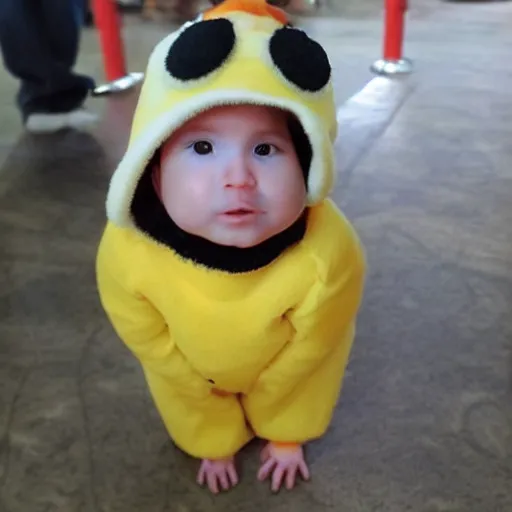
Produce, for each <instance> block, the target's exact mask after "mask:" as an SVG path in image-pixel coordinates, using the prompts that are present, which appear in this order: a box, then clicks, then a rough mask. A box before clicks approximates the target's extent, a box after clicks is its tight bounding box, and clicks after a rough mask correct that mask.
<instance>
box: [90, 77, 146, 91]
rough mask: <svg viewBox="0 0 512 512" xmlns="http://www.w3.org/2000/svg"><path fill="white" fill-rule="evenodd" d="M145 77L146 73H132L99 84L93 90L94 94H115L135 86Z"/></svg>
mask: <svg viewBox="0 0 512 512" xmlns="http://www.w3.org/2000/svg"><path fill="white" fill-rule="evenodd" d="M143 78H144V73H130V74H129V75H126V76H123V77H121V78H118V79H117V80H113V81H112V82H108V83H106V84H102V85H98V87H96V88H95V89H94V90H93V91H92V95H93V96H103V95H106V94H114V93H116V92H123V91H127V90H128V89H131V88H132V87H135V86H136V85H137V84H138V83H139V82H141V81H142V80H143Z"/></svg>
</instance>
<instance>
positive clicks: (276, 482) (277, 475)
mask: <svg viewBox="0 0 512 512" xmlns="http://www.w3.org/2000/svg"><path fill="white" fill-rule="evenodd" d="M285 471H286V470H285V469H284V468H283V467H282V466H277V467H276V469H275V470H274V473H273V474H272V487H271V489H272V491H273V492H277V491H279V489H280V488H281V484H282V482H283V477H284V474H285Z"/></svg>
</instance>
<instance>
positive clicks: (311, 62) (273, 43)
mask: <svg viewBox="0 0 512 512" xmlns="http://www.w3.org/2000/svg"><path fill="white" fill-rule="evenodd" d="M269 51H270V56H271V57H272V60H273V62H274V64H275V66H276V67H277V68H278V69H279V71H280V72H281V73H282V75H283V76H284V77H285V78H286V79H287V80H288V81H290V82H291V83H293V84H294V85H295V86H297V87H298V88H299V89H302V90H303V91H308V92H318V91H320V90H321V89H323V88H324V87H325V86H326V85H327V83H328V82H329V80H330V78H331V65H330V64H329V58H328V57H327V54H326V53H325V50H324V49H323V48H322V47H321V46H320V45H319V44H318V43H317V42H316V41H314V40H313V39H311V38H309V37H308V36H307V34H306V33H305V32H303V31H302V30H298V29H294V28H290V27H284V28H281V29H279V30H276V31H275V32H274V34H273V35H272V37H271V39H270V45H269Z"/></svg>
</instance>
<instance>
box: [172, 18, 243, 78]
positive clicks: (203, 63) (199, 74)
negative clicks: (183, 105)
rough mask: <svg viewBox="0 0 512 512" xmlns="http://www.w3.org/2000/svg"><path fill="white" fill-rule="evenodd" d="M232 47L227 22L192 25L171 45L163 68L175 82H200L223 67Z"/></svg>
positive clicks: (233, 42) (234, 41) (231, 37)
mask: <svg viewBox="0 0 512 512" xmlns="http://www.w3.org/2000/svg"><path fill="white" fill-rule="evenodd" d="M235 43H236V35H235V30H234V28H233V24H232V23H231V21H229V20H227V19H222V18H221V19H214V20H207V21H200V22H198V23H194V24H193V25H191V26H190V27H188V28H187V29H185V30H184V31H183V32H182V33H181V34H180V35H179V36H178V38H177V39H176V41H174V43H173V45H172V46H171V48H170V49H169V53H168V54H167V58H166V60H165V67H166V69H167V72H168V73H169V74H170V75H171V76H172V77H173V78H175V79H177V80H181V81H185V82H186V81H188V80H198V79H200V78H204V77H205V76H208V75H209V74H210V73H212V72H213V71H215V70H216V69H218V68H220V67H221V66H222V65H223V64H224V62H225V61H226V60H227V59H228V57H229V56H230V55H231V52H232V51H233V49H234V47H235Z"/></svg>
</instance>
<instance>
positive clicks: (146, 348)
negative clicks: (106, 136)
mask: <svg viewBox="0 0 512 512" xmlns="http://www.w3.org/2000/svg"><path fill="white" fill-rule="evenodd" d="M228 2H231V4H233V3H235V2H234V0H233V1H232V0H227V1H226V3H228ZM226 3H225V4H224V5H221V6H219V7H218V8H217V9H212V11H211V12H207V13H206V14H205V15H204V16H203V17H202V18H201V19H198V20H196V21H195V22H192V23H189V24H186V25H184V26H183V27H181V28H180V29H179V30H178V31H177V32H175V33H173V34H171V35H169V36H168V37H167V38H166V39H164V40H163V41H162V42H161V43H160V44H158V46H157V47H156V48H155V50H154V52H153V53H152V55H151V57H150V60H149V64H148V69H147V74H146V79H145V82H144V84H143V87H142V91H141V95H140V99H139V103H138V106H137V110H136V114H135V117H134V122H133V128H132V132H131V137H130V141H129V147H128V149H127V152H126V154H125V156H124V158H123V159H122V161H121V162H120V164H119V166H118V168H117V170H116V172H115V173H114V175H113V178H112V181H111V185H110V189H109V192H108V197H107V216H108V223H107V226H106V229H105V232H104V235H103V238H102V240H101V243H100V247H99V252H98V258H97V279H98V287H99V293H100V297H101V301H102V304H103V306H104V308H105V311H106V313H107V315H108V317H109V318H110V320H111V322H112V324H113V326H114V328H115V330H116V331H117V333H118V335H119V336H120V338H121V339H122V340H123V341H124V342H125V344H126V345H127V346H128V347H129V348H130V350H131V351H132V352H133V353H134V354H135V356H136V357H137V358H138V359H139V360H140V362H141V365H142V368H143V370H144V373H145V376H146V379H147V382H148V385H149V388H150V391H151V394H152V396H153V398H154V401H155V403H156V406H157V408H158V410H159V412H160V414H161V416H162V418H163V421H164V423H165V425H166V427H167V429H168V431H169V433H170V435H171V437H172V438H173V440H174V441H175V442H176V444H177V445H178V446H179V447H180V448H182V449H183V450H184V451H185V452H187V453H189V454H190V455H192V456H195V457H198V458H219V457H225V456H228V455H232V454H234V453H235V452H237V451H238V450H239V449H240V448H241V447H242V446H243V445H244V444H245V443H247V441H248V440H250V439H251V438H252V437H253V436H254V435H256V436H258V437H261V438H264V439H268V440H271V441H276V442H277V441H282V442H298V443H302V442H306V441H309V440H312V439H315V438H318V437H319V436H321V435H322V434H323V433H324V432H325V431H326V429H327V427H328V425H329V422H330V419H331V416H332V413H333V409H334V407H335V404H336V401H337V399H338V396H339V392H340V388H341V382H342V378H343V373H344V370H345V367H346V364H347V361H348V357H349V353H350V349H351V345H352V341H353V337H354V331H355V319H356V315H357V312H358V309H359V306H360V301H361V296H362V291H363V281H364V271H365V263H364V256H363V252H362V248H361V245H360V243H359V240H358V237H357V235H356V234H355V232H354V230H353V229H352V227H351V225H350V224H349V222H348V221H347V220H346V219H345V217H344V216H343V215H342V214H341V212H340V211H339V210H338V209H337V208H336V206H335V205H334V203H333V202H332V201H331V200H330V199H327V198H326V196H327V194H328V193H329V191H330V189H331V187H332V182H333V175H334V171H333V166H334V159H333V149H332V143H333V140H334V138H335V136H336V119H335V108H334V102H333V93H332V85H331V82H330V66H329V63H328V59H327V56H326V55H325V53H324V51H323V49H322V48H321V47H320V45H318V43H316V42H314V41H312V40H311V39H310V38H309V37H308V36H307V35H306V34H305V33H304V32H302V31H300V30H297V29H295V28H292V27H289V26H286V25H284V24H283V20H282V19H281V17H280V16H281V15H280V14H277V15H276V12H275V11H273V10H269V8H262V5H265V3H264V2H258V1H256V0H252V1H250V0H238V2H237V3H236V5H235V7H234V8H226ZM228 7H229V6H228ZM231 7H233V6H232V5H231ZM242 103H244V104H247V103H250V104H263V105H269V106H274V107H280V108H284V109H286V110H289V111H290V112H292V113H294V114H295V115H296V117H297V118H298V119H299V121H300V123H301V125H302V127H303V128H304V131H305V133H306V134H307V137H308V139H309V141H310V144H311V149H312V155H311V159H310V167H309V172H308V174H307V192H308V198H307V199H308V208H307V220H304V225H303V230H302V231H300V229H301V228H300V227H299V228H296V227H293V228H292V230H291V231H290V232H289V233H288V234H284V235H283V237H286V236H288V237H289V238H290V237H291V238H290V243H289V244H288V245H289V247H286V248H285V249H284V250H282V251H281V250H279V251H277V252H275V253H273V252H272V250H273V249H272V247H271V245H272V241H269V244H267V246H264V247H262V248H255V250H254V251H253V253H254V254H259V256H261V255H262V254H263V259H261V258H259V256H258V258H259V260H258V258H256V256H254V258H256V259H255V261H256V260H258V261H260V263H259V264H258V263H256V264H255V265H254V266H253V267H251V266H250V265H249V266H247V267H245V266H244V265H243V264H242V265H241V266H239V267H238V268H235V267H236V264H235V267H233V268H232V269H229V268H222V267H219V266H217V267H215V266H214V265H213V266H212V265H209V264H208V263H207V264H202V263H201V261H199V262H198V260H197V258H194V257H189V255H188V253H187V250H188V249H187V250H184V251H182V250H174V247H169V244H166V243H165V240H163V239H160V238H159V236H158V234H156V235H154V234H153V232H152V231H151V230H152V229H153V228H149V227H147V228H146V227H145V226H150V224H148V223H147V222H146V221H144V220H141V219H142V218H143V217H146V218H149V217H151V211H152V210H151V208H153V206H154V203H155V202H152V203H151V204H152V205H153V206H151V207H150V206H149V205H150V199H151V198H150V199H148V197H150V196H151V194H152V192H151V191H150V190H151V186H147V184H148V179H147V176H148V173H147V172H146V170H147V167H148V164H149V162H150V161H151V159H152V158H153V156H154V154H155V151H157V150H158V148H159V147H160V146H161V145H162V143H163V142H164V141H165V140H166V139H167V138H168V137H169V135H170V134H171V133H172V132H173V131H174V130H175V129H177V127H179V126H180V125H182V124H183V123H184V122H185V121H186V120H187V119H189V118H191V117H193V116H194V115H196V114H197V113H199V112H201V111H204V110H205V109H207V108H211V107H212V106H216V105H225V104H242ZM144 182H145V183H146V185H143V183H144ZM144 187H145V188H144ZM141 190H146V192H141ZM148 191H149V192H148ZM147 194H149V195H150V196H148V195H147ZM141 198H142V199H141ZM153 199H154V197H153V198H152V199H151V201H152V200H153ZM135 203H137V205H138V206H135ZM157 208H158V207H157ZM141 212H142V213H141ZM148 212H149V213H148ZM305 219H306V217H305ZM155 229H156V230H155V231H154V232H155V233H157V231H158V229H159V228H158V229H157V228H155ZM290 233H291V234H290ZM297 233H298V234H297ZM164 238H165V237H164ZM281 238H282V237H281ZM162 240H163V241H162ZM197 242H198V243H200V241H197ZM205 243H206V242H205ZM264 244H265V243H264ZM264 244H263V245H264ZM210 250H211V251H212V254H213V253H215V252H216V251H217V249H216V248H215V247H213V245H211V246H209V249H205V250H204V251H203V252H206V253H208V252H209V251H210ZM223 250H224V249H222V248H220V249H219V251H220V253H222V251H223ZM243 251H244V249H238V252H236V253H235V254H236V255H238V256H235V259H234V261H239V262H242V261H246V260H247V258H245V256H244V254H246V253H244V252H243ZM248 251H249V252H250V251H251V249H249V250H248ZM198 254H199V255H198V258H200V257H201V254H200V251H199V253H198ZM252 257H253V256H251V257H250V258H249V260H250V259H251V258H252ZM238 258H240V259H238ZM218 390H220V391H222V393H219V392H218Z"/></svg>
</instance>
